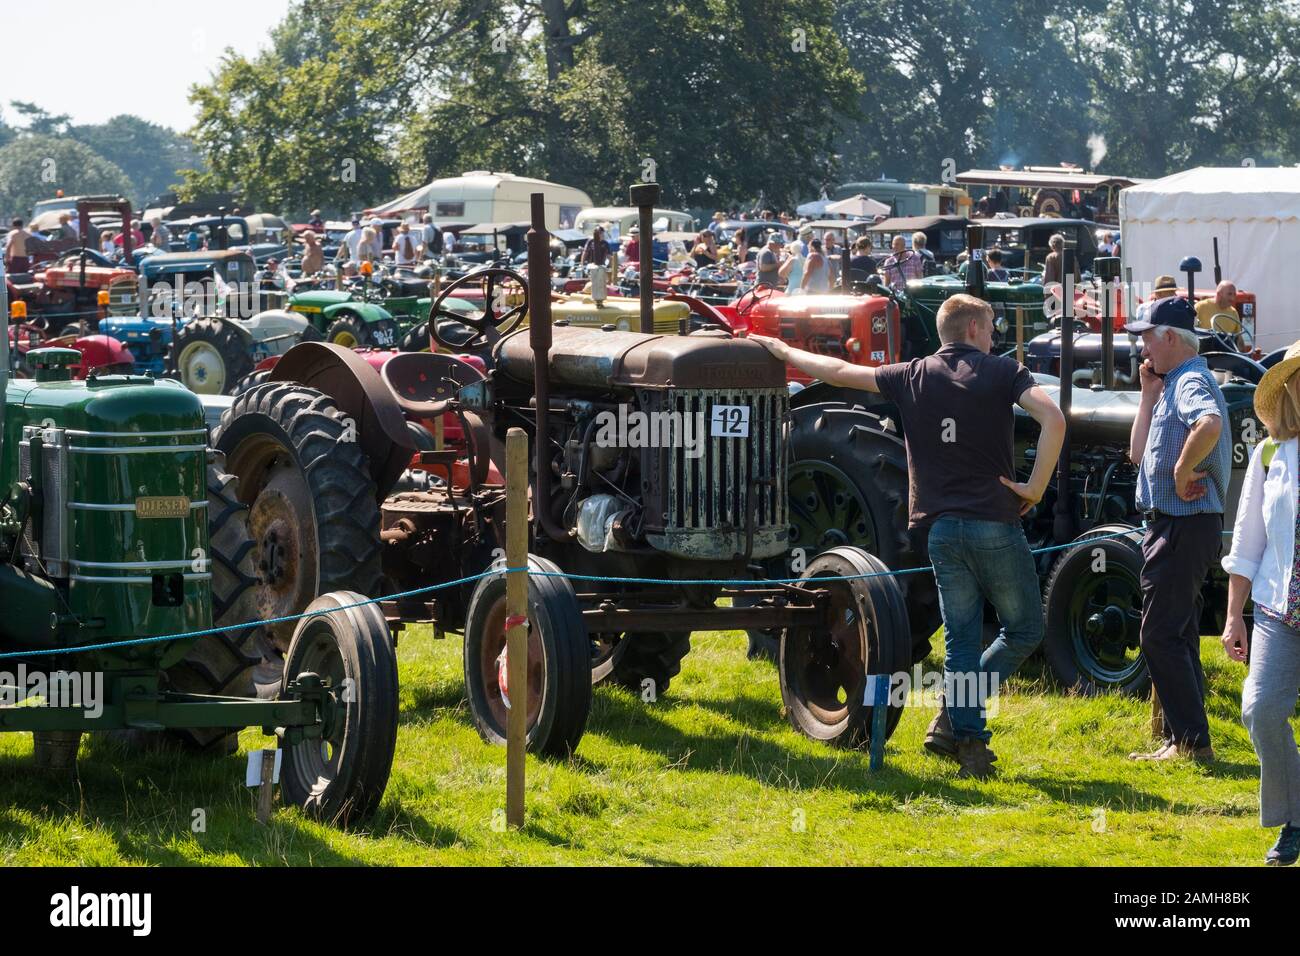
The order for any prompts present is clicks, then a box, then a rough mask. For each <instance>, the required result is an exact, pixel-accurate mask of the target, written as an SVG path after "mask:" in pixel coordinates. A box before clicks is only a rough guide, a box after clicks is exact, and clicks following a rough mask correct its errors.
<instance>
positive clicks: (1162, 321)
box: [1124, 295, 1196, 334]
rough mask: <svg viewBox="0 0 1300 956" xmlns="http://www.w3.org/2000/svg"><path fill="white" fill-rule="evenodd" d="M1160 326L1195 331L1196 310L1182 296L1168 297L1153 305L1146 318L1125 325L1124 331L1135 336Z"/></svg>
mask: <svg viewBox="0 0 1300 956" xmlns="http://www.w3.org/2000/svg"><path fill="white" fill-rule="evenodd" d="M1162 325H1164V326H1168V327H1169V328H1172V329H1184V330H1186V331H1188V332H1192V331H1194V330H1195V329H1196V310H1195V309H1193V308H1192V304H1191V303H1190V302H1188V301H1187V300H1186V299H1184V298H1183V297H1182V296H1177V295H1175V296H1170V297H1169V298H1167V299H1160V300H1159V301H1158V302H1156V303H1154V304H1153V306H1152V308H1151V309H1149V310H1148V311H1147V314H1146V318H1144V319H1138V320H1136V321H1134V322H1129V323H1128V324H1127V325H1125V326H1124V331H1125V332H1132V333H1134V334H1137V333H1139V332H1145V331H1147V329H1154V328H1157V327H1158V326H1162Z"/></svg>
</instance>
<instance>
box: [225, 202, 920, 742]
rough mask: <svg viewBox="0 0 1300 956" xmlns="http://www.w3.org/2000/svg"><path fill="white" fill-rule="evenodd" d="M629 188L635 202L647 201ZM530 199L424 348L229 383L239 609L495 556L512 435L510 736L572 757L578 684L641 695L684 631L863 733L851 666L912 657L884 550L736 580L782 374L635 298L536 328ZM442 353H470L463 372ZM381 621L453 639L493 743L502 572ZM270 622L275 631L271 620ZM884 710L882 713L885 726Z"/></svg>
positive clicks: (447, 578)
mask: <svg viewBox="0 0 1300 956" xmlns="http://www.w3.org/2000/svg"><path fill="white" fill-rule="evenodd" d="M653 191H654V192H656V193H657V187H655V189H654V190H653ZM633 192H634V201H635V200H637V199H641V200H644V201H643V202H638V205H644V206H645V207H646V212H647V215H648V214H649V209H650V208H651V207H652V206H653V205H654V196H652V195H643V193H646V192H647V190H646V189H645V188H644V187H640V186H639V187H634V189H633ZM532 212H533V230H532V232H531V233H530V235H529V260H530V261H529V273H528V280H527V283H525V280H524V279H523V277H522V276H519V275H518V274H516V273H514V272H512V271H509V270H504V269H488V270H484V271H480V272H478V273H476V274H475V275H473V276H468V277H464V278H462V279H460V280H456V281H453V282H451V283H450V284H449V285H448V286H446V287H445V288H444V289H443V290H442V294H441V296H440V298H439V299H438V300H437V301H435V303H434V306H433V311H432V318H433V329H434V337H435V341H433V342H431V351H429V352H411V353H404V354H401V355H398V356H396V357H394V358H392V359H390V360H389V361H388V362H386V363H385V364H384V365H383V367H382V370H381V371H378V372H377V371H376V370H375V369H374V368H373V367H371V366H370V365H369V364H368V363H367V362H366V361H365V360H364V359H363V358H362V357H361V356H360V355H358V354H357V353H354V352H352V351H351V350H348V349H343V348H340V347H338V346H336V345H333V344H329V343H305V344H303V345H299V346H297V347H295V348H294V349H293V350H291V351H290V352H289V354H288V355H286V356H285V357H284V358H283V359H281V360H280V361H279V362H278V364H277V365H276V366H275V368H274V369H273V370H272V372H271V374H270V377H269V379H268V381H266V382H265V383H263V384H261V385H257V386H255V387H253V388H250V389H249V390H247V391H245V392H244V393H242V394H241V395H239V396H237V397H236V398H235V400H234V403H233V405H232V406H231V408H230V409H229V410H228V412H227V413H226V414H225V415H224V416H223V420H222V425H221V428H220V431H219V433H218V434H217V436H216V444H217V446H218V448H219V449H221V450H222V451H223V452H224V453H225V454H226V455H227V460H228V462H229V463H230V467H231V470H232V471H233V472H234V473H235V474H236V475H237V476H239V478H240V480H241V484H240V496H241V500H243V501H244V502H245V503H247V504H248V505H249V506H250V509H251V510H250V527H251V528H252V530H253V534H254V538H255V544H254V555H255V560H256V561H257V563H258V566H259V567H262V568H264V575H263V580H262V582H261V583H260V584H259V586H258V588H257V589H256V590H257V593H258V606H259V608H261V609H262V610H263V612H264V613H265V614H279V613H292V612H294V611H297V610H298V609H300V608H301V607H302V606H303V605H304V603H305V602H306V601H308V600H310V596H311V595H312V594H315V593H316V592H318V591H320V590H328V589H329V588H332V587H335V586H336V585H337V586H341V585H343V584H345V583H346V585H347V586H348V587H351V588H355V589H357V590H360V591H362V592H364V593H367V594H373V595H378V594H384V593H389V592H399V593H401V592H407V591H410V590H412V589H416V588H420V587H427V586H428V585H430V584H434V583H443V582H452V581H458V580H460V579H462V578H466V577H469V576H472V575H476V574H479V573H481V572H484V571H488V570H490V569H496V570H497V571H500V570H502V567H503V565H502V561H501V559H500V555H501V553H502V552H501V549H502V548H503V546H504V543H505V542H504V530H505V528H504V523H505V515H506V498H505V490H504V487H503V485H502V483H501V481H500V477H499V476H500V474H502V473H504V471H505V464H504V461H503V440H504V438H505V433H506V430H507V429H508V428H510V427H512V426H520V427H523V428H524V429H526V431H527V432H528V434H529V436H530V440H531V445H532V450H533V462H532V465H533V467H532V473H531V475H530V498H531V518H530V524H529V537H530V552H531V555H530V557H529V559H528V560H529V567H530V569H531V571H532V574H531V575H530V583H529V609H530V610H529V619H530V623H531V629H530V633H529V675H530V676H529V686H528V698H527V700H526V701H525V702H523V706H526V708H527V712H528V719H529V743H530V746H531V747H532V749H534V750H535V751H538V752H541V753H547V754H566V753H569V752H571V751H572V750H573V748H575V747H576V746H577V744H578V741H579V738H580V736H581V734H582V733H583V729H584V727H585V724H586V720H587V714H588V709H589V707H590V702H591V685H592V683H593V682H599V681H602V680H610V681H613V682H617V683H619V684H622V685H625V686H628V687H630V688H633V689H634V690H635V691H636V692H637V693H639V694H641V695H642V696H643V697H644V698H645V699H650V695H658V694H661V693H663V692H664V691H665V690H666V689H667V687H668V685H669V682H670V681H671V680H672V678H673V677H674V676H676V675H677V674H678V672H679V668H680V666H681V660H682V658H683V657H684V655H685V654H686V653H687V651H688V650H689V648H690V635H691V632H693V631H696V630H706V629H709V630H711V629H724V630H725V629H741V630H745V629H759V630H779V631H781V632H782V635H783V636H782V639H781V641H780V655H779V656H780V675H781V688H782V695H783V698H784V700H785V703H786V708H787V712H788V713H789V716H790V719H791V721H792V723H793V724H794V726H795V727H797V728H798V729H799V730H801V731H802V732H803V733H805V734H807V735H809V736H810V737H813V738H816V739H819V740H825V741H829V742H832V743H835V744H840V745H857V744H860V743H862V742H863V741H865V740H866V739H867V738H868V737H869V735H870V733H871V730H870V727H871V719H872V708H871V707H869V706H866V705H865V704H864V689H865V686H866V681H867V676H868V674H876V673H893V672H895V671H897V670H899V669H901V668H904V667H906V666H907V665H908V664H909V663H910V661H911V653H910V651H911V649H910V645H909V637H908V624H907V613H906V609H905V606H904V603H903V599H902V596H901V594H900V592H899V590H898V588H897V585H895V584H894V582H893V580H892V579H891V578H889V577H888V576H879V577H872V576H870V575H872V574H873V573H880V572H883V571H884V570H885V566H884V564H883V563H882V562H880V561H879V559H877V558H875V557H872V556H871V555H869V554H867V553H866V552H864V551H861V550H860V549H858V548H854V547H851V546H843V547H836V548H831V549H829V550H827V551H825V552H824V553H822V554H821V555H819V556H817V557H816V558H814V559H812V560H810V561H809V562H808V565H807V567H806V569H805V570H804V571H803V573H802V575H791V577H798V578H800V581H799V583H798V584H795V585H785V584H776V585H774V584H763V583H753V584H749V583H746V582H748V581H753V579H754V578H755V577H756V576H758V575H761V573H762V564H763V562H766V561H769V560H771V559H774V558H779V557H780V556H781V555H783V554H784V552H785V551H786V549H787V547H788V535H789V517H788V512H787V507H788V503H787V502H788V492H787V471H786V462H787V449H786V442H787V439H786V432H785V428H784V426H785V423H786V418H787V405H788V390H787V386H786V381H785V375H784V369H783V367H782V366H781V364H780V363H779V362H777V361H776V360H774V359H773V358H772V357H771V356H770V355H769V354H768V353H767V351H766V350H765V349H763V348H761V347H760V346H758V345H757V344H755V343H750V342H746V341H743V340H737V339H735V338H733V337H732V336H731V335H729V334H728V333H726V332H724V331H721V330H716V329H715V330H704V331H698V332H694V333H691V334H682V335H672V336H669V335H657V334H654V333H653V332H652V331H651V329H652V322H653V310H652V309H651V308H650V296H649V294H648V293H649V290H648V289H647V290H646V292H647V295H646V296H645V298H644V299H643V309H642V312H641V314H640V320H641V329H642V331H619V330H617V329H601V328H581V327H574V326H553V324H552V321H551V318H552V317H551V309H550V304H551V302H550V295H551V278H550V268H549V261H548V256H547V236H546V231H545V227H544V221H545V220H544V205H543V196H542V194H540V193H538V194H535V195H534V196H533V210H532ZM647 256H648V249H647ZM471 284H480V285H481V287H482V291H483V295H482V301H483V302H484V303H485V305H484V311H483V314H482V315H481V316H479V317H467V316H465V315H463V314H460V313H448V311H447V310H445V309H444V308H443V302H444V301H445V299H447V298H451V297H452V296H454V295H457V294H459V293H460V292H461V291H463V290H464V289H466V288H467V287H468V286H469V285H471ZM502 284H506V285H508V286H511V287H518V288H520V289H523V288H525V287H527V288H528V289H529V294H528V295H527V296H526V297H525V298H524V300H523V301H521V302H520V303H519V304H518V305H515V306H513V307H512V308H510V309H509V310H508V311H506V312H504V313H502V312H501V311H500V310H497V309H493V308H492V306H491V303H493V302H494V301H496V297H495V294H494V293H495V291H496V289H497V288H499V287H500V286H501V285H502ZM528 310H531V316H532V322H531V324H530V325H529V327H528V328H527V329H521V328H520V324H521V323H522V321H523V317H524V314H525V312H526V311H528ZM443 318H452V319H455V320H456V321H458V322H461V323H465V324H466V325H468V326H469V327H470V328H471V330H472V331H473V336H472V338H470V339H469V340H467V341H457V342H455V343H450V342H442V341H437V336H438V335H439V334H440V332H439V327H440V326H439V322H440V320H441V319H443ZM439 346H442V347H444V348H455V349H457V350H461V351H466V352H469V353H471V354H472V355H473V356H476V357H477V358H478V359H479V360H480V362H481V365H482V369H483V371H480V370H479V368H478V367H476V365H474V364H471V363H468V362H464V361H460V360H458V359H456V358H454V357H453V356H450V355H447V354H440V353H439V352H437V351H436V349H437V348H438V347H439ZM448 413H450V414H452V415H454V416H455V417H456V418H457V419H458V420H459V422H460V423H461V426H462V431H463V435H464V439H463V443H464V448H463V450H462V449H456V448H443V449H439V448H437V447H436V445H435V443H433V442H431V441H430V437H431V436H432V435H433V434H434V433H435V432H436V430H437V422H438V421H439V420H440V419H441V418H442V417H443V416H445V415H447V414H448ZM638 423H639V424H638ZM644 427H652V429H653V431H652V432H651V433H647V432H645V431H644V430H643V429H644ZM422 449H423V450H422ZM565 575H579V576H582V577H579V578H578V579H576V580H570V579H569V578H568V577H566V576H565ZM854 576H861V577H854ZM608 577H616V578H652V579H658V580H661V581H663V582H664V583H654V584H645V583H635V582H632V581H609V580H605V579H606V578H608ZM823 578H824V579H826V580H824V581H820V580H819V579H823ZM678 582H679V583H678ZM718 582H728V583H725V584H723V583H718ZM720 598H729V599H730V601H725V602H720V601H719V599H720ZM384 610H385V613H386V614H387V615H388V618H389V620H390V621H391V622H393V623H394V624H395V625H396V626H403V625H406V624H412V623H421V622H428V623H432V624H433V627H434V632H435V635H436V636H442V635H443V633H444V632H445V631H446V630H448V629H452V630H459V631H462V632H463V634H464V673H465V688H466V696H467V697H468V700H469V709H470V713H471V715H472V717H473V720H474V723H475V725H476V726H477V728H478V729H479V731H480V733H481V734H482V736H483V737H484V738H485V739H487V740H489V741H500V740H502V738H503V737H504V733H505V725H506V711H507V707H508V706H509V705H508V701H509V699H510V695H511V689H510V688H508V687H507V686H506V684H505V677H504V674H505V671H504V669H503V664H504V653H503V652H504V648H505V633H504V631H505V619H506V605H505V576H504V574H500V573H493V574H491V575H490V576H488V577H485V578H482V579H481V580H479V581H477V582H472V583H466V584H463V585H459V586H457V587H455V588H451V589H447V590H443V591H439V592H438V593H437V594H436V596H435V597H434V598H433V599H432V600H430V599H429V598H428V596H408V597H399V598H397V599H395V600H393V601H390V602H388V603H386V604H385V605H384ZM273 637H274V639H275V640H276V642H278V643H279V644H280V645H281V646H282V645H283V643H284V642H285V640H286V639H287V634H286V633H285V632H277V631H275V630H274V629H273ZM516 703H518V702H516ZM891 703H892V702H891ZM900 712H901V707H892V706H891V707H890V709H889V713H888V715H887V717H888V720H887V727H888V729H889V730H892V728H893V726H894V725H895V723H896V722H897V719H898V717H899V714H900Z"/></svg>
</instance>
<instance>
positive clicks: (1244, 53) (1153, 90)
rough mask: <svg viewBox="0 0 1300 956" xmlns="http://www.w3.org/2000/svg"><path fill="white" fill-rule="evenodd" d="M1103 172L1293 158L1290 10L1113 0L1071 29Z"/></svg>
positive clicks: (1299, 36)
mask: <svg viewBox="0 0 1300 956" xmlns="http://www.w3.org/2000/svg"><path fill="white" fill-rule="evenodd" d="M1079 43H1080V47H1081V54H1082V59H1083V62H1084V63H1085V65H1086V68H1087V69H1088V71H1089V75H1090V81H1091V85H1092V88H1093V100H1094V102H1095V103H1097V104H1098V105H1097V107H1096V109H1095V120H1096V123H1097V125H1098V127H1099V128H1101V129H1102V130H1103V132H1104V135H1105V138H1106V144H1107V149H1108V151H1109V154H1110V157H1109V161H1108V165H1109V166H1111V168H1114V169H1121V170H1123V171H1124V172H1126V173H1128V174H1129V175H1135V176H1161V175H1165V174H1166V173H1169V172H1173V171H1175V170H1178V169H1185V168H1187V167H1189V166H1197V165H1237V164H1238V163H1241V162H1243V161H1244V160H1248V159H1253V160H1256V161H1263V160H1265V158H1266V157H1270V156H1271V157H1273V158H1274V159H1275V160H1276V159H1280V158H1281V156H1282V155H1287V156H1294V155H1295V151H1296V147H1297V145H1300V144H1297V142H1296V140H1295V137H1296V133H1295V130H1296V127H1297V118H1298V117H1297V109H1296V101H1295V97H1294V94H1293V92H1292V90H1293V88H1294V85H1295V82H1296V80H1297V78H1298V74H1300V59H1298V58H1300V19H1298V18H1297V13H1296V10H1295V8H1294V6H1293V5H1291V4H1288V3H1282V2H1269V3H1259V2H1247V0H1186V2H1185V3H1182V4H1178V5H1173V4H1170V5H1153V4H1150V3H1139V2H1135V0H1116V2H1114V3H1112V4H1111V5H1109V6H1108V7H1107V8H1106V9H1105V11H1104V12H1102V13H1099V14H1097V15H1096V16H1095V17H1094V18H1093V19H1092V20H1091V21H1089V22H1088V23H1087V24H1086V26H1085V27H1084V28H1081V29H1080V31H1079Z"/></svg>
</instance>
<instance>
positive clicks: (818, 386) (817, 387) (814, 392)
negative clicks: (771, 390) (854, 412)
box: [790, 382, 889, 410]
mask: <svg viewBox="0 0 1300 956" xmlns="http://www.w3.org/2000/svg"><path fill="white" fill-rule="evenodd" d="M825 402H847V403H848V404H850V405H861V406H862V407H863V408H875V407H876V406H878V405H888V404H889V403H888V402H887V401H885V399H884V397H883V396H881V395H876V394H873V393H871V392H864V391H861V390H860V389H856V388H843V387H842V386H839V385H830V384H828V383H826V382H812V383H811V384H808V385H805V386H804V387H803V388H801V389H800V390H799V391H798V392H795V394H793V395H791V396H790V408H791V410H793V409H796V408H802V407H803V406H804V405H821V404H823V403H825Z"/></svg>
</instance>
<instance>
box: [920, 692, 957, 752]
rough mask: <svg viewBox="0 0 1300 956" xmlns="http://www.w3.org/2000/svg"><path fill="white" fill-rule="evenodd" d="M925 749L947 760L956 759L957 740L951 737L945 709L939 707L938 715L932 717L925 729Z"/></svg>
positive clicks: (950, 725)
mask: <svg viewBox="0 0 1300 956" xmlns="http://www.w3.org/2000/svg"><path fill="white" fill-rule="evenodd" d="M925 749H926V750H928V751H930V753H932V754H936V755H937V756H940V757H947V758H948V759H949V760H956V759H957V738H956V737H954V736H953V735H952V722H951V721H950V720H949V719H948V708H947V707H944V706H942V705H940V707H939V713H937V714H935V715H934V720H932V721H930V726H929V727H927V728H926V730H925Z"/></svg>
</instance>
